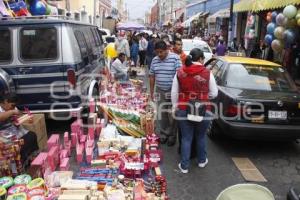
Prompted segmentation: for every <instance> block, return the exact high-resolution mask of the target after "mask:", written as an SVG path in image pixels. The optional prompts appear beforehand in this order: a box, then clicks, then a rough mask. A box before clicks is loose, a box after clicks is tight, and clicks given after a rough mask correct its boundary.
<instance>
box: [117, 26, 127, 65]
mask: <svg viewBox="0 0 300 200" xmlns="http://www.w3.org/2000/svg"><path fill="white" fill-rule="evenodd" d="M115 46H116V49H117V52H118V53H123V54H125V55H126V57H127V59H128V60H129V59H130V48H129V43H128V41H127V39H126V35H125V32H124V31H121V32H120V33H119V36H118V39H117V40H116V42H115Z"/></svg>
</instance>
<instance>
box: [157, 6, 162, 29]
mask: <svg viewBox="0 0 300 200" xmlns="http://www.w3.org/2000/svg"><path fill="white" fill-rule="evenodd" d="M157 5H158V23H157V24H158V26H160V21H161V16H160V14H161V12H160V9H161V7H160V0H157Z"/></svg>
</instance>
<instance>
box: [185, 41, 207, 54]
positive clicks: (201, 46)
mask: <svg viewBox="0 0 300 200" xmlns="http://www.w3.org/2000/svg"><path fill="white" fill-rule="evenodd" d="M194 48H199V49H201V50H202V51H203V52H205V53H211V52H210V50H209V47H208V46H207V45H205V44H199V43H193V42H192V41H190V42H183V47H182V49H183V51H191V50H192V49H194Z"/></svg>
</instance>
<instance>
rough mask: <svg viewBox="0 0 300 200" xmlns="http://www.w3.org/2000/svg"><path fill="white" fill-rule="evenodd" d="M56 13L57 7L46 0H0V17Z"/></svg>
mask: <svg viewBox="0 0 300 200" xmlns="http://www.w3.org/2000/svg"><path fill="white" fill-rule="evenodd" d="M39 15H41V16H42V15H58V9H57V8H56V7H55V6H52V5H50V4H49V3H47V1H46V0H0V17H1V16H3V17H26V16H27V17H30V16H39Z"/></svg>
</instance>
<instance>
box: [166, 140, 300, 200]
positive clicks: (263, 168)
mask: <svg viewBox="0 0 300 200" xmlns="http://www.w3.org/2000/svg"><path fill="white" fill-rule="evenodd" d="M207 146H208V160H209V162H208V165H207V166H206V168H204V169H200V168H198V167H197V163H196V160H193V162H192V166H191V168H190V171H189V173H188V174H181V173H180V172H179V170H178V167H177V165H178V161H179V155H178V154H177V148H178V147H177V146H174V147H167V146H163V147H162V148H163V151H164V163H163V165H162V169H163V173H164V174H165V175H166V176H167V181H168V193H169V196H170V198H171V199H176V200H194V199H197V200H198V199H199V200H215V199H216V198H217V196H218V194H219V193H220V192H221V191H222V190H224V189H225V188H227V187H229V186H231V185H235V184H239V183H246V181H245V180H244V178H243V177H242V175H241V173H240V171H239V170H238V169H237V168H236V166H235V165H234V163H233V161H232V159H231V158H232V157H247V158H249V159H250V160H251V161H252V162H253V163H254V164H255V166H256V167H257V168H258V169H259V171H260V172H261V173H262V174H263V175H264V177H265V178H266V179H267V181H268V182H266V183H257V184H260V185H263V186H266V187H267V188H268V189H269V190H271V191H272V193H273V194H274V196H275V198H276V200H285V199H286V194H287V192H288V190H289V188H290V187H291V186H295V185H296V186H300V157H299V155H300V144H297V143H296V142H295V141H294V142H274V141H271V142H269V141H261V142H258V141H236V140H232V139H230V138H221V139H219V140H217V141H211V140H210V139H207Z"/></svg>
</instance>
